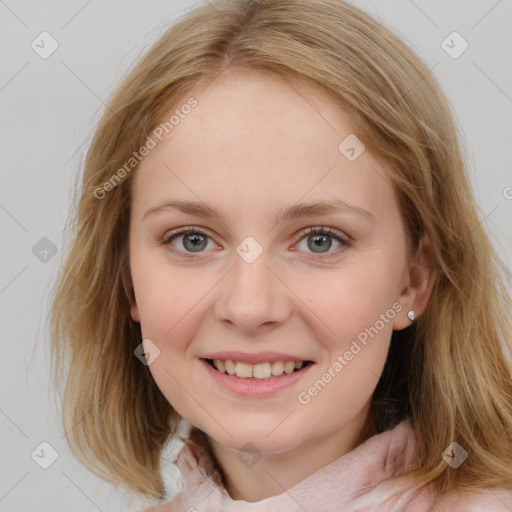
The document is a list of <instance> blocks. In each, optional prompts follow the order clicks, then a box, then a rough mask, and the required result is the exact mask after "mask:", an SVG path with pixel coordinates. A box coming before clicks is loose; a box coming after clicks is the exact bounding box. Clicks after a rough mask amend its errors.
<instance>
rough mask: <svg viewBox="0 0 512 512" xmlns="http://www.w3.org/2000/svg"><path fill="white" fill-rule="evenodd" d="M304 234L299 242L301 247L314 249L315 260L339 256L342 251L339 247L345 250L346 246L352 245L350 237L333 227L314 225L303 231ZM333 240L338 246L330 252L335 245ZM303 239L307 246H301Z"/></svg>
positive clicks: (308, 249) (304, 249) (307, 249)
mask: <svg viewBox="0 0 512 512" xmlns="http://www.w3.org/2000/svg"><path fill="white" fill-rule="evenodd" d="M302 235H303V236H302V238H301V239H300V242H299V244H298V247H299V249H300V250H302V251H306V252H309V251H312V252H313V253H314V256H312V259H315V260H322V259H326V258H330V257H331V256H338V255H339V253H340V250H339V249H341V250H343V248H344V247H348V246H350V245H351V244H350V240H349V239H348V237H346V236H343V235H342V234H341V233H339V232H338V231H336V230H335V229H332V228H327V227H322V226H314V227H310V228H307V229H306V230H305V231H303V233H302ZM333 240H334V241H335V245H336V244H337V247H335V250H334V251H331V252H328V251H329V249H331V248H332V246H333ZM303 241H304V242H305V246H304V245H303V246H302V247H300V245H301V243H302V242H303Z"/></svg>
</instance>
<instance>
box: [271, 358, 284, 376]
mask: <svg viewBox="0 0 512 512" xmlns="http://www.w3.org/2000/svg"><path fill="white" fill-rule="evenodd" d="M283 367H284V363H283V361H274V362H273V363H272V375H283V372H284V368H283Z"/></svg>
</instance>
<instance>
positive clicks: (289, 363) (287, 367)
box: [284, 361, 295, 375]
mask: <svg viewBox="0 0 512 512" xmlns="http://www.w3.org/2000/svg"><path fill="white" fill-rule="evenodd" d="M293 370H295V363H294V362H293V361H286V363H284V371H285V373H287V374H288V375H290V373H292V372H293Z"/></svg>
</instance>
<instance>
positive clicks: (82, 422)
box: [50, 0, 512, 499]
mask: <svg viewBox="0 0 512 512" xmlns="http://www.w3.org/2000/svg"><path fill="white" fill-rule="evenodd" d="M230 70H245V71H246V72H254V73H266V74H268V75H272V76H277V77H281V78H284V79H286V80H287V81H288V82H289V83H296V84H300V83H303V84H308V85H310V86H313V87H316V88H317V89H321V90H322V91H324V92H327V93H328V95H329V96H330V97H331V98H332V102H333V107H334V106H339V107H341V108H342V109H343V110H344V111H345V112H346V113H347V114H348V115H349V117H350V119H351V120H352V122H353V124H354V126H355V127H356V129H357V132H356V133H357V134H358V137H359V138H360V139H361V140H362V141H363V142H364V144H365V145H366V147H367V148H368V149H370V150H371V151H372V152H373V154H375V155H377V156H378V157H380V158H381V159H382V160H383V161H385V162H386V164H387V167H388V169H389V179H390V181H391V183H392V185H393V187H394V188H395V190H396V194H397V197H398V201H399V205H400V209H401V213H402V216H403V221H404V224H405V228H406V236H407V241H408V246H409V248H410V251H411V254H412V253H414V251H415V250H417V249H418V248H419V246H420V244H421V240H422V239H423V237H424V236H426V235H428V237H429V239H430V241H431V244H432V248H433V256H434V269H433V271H434V272H436V274H437V277H436V281H435V285H434V288H433V291H432V295H431V298H430V302H429V304H428V308H427V310H426V311H425V313H424V314H423V315H421V317H420V318H419V319H418V321H417V322H416V323H415V324H413V325H412V326H411V327H409V328H406V329H404V330H402V331H396V332H394V333H393V336H392V340H391V346H390V350H389V356H388V360H387V362H386V365H385V368H384V371H383V374H382V376H381V378H380V381H379V383H378V385H377V388H376V390H375V393H374V397H373V403H372V412H373V417H374V418H375V423H376V425H377V428H378V431H379V432H382V431H385V430H387V429H390V428H392V427H393V426H395V425H396V424H397V423H398V422H400V421H401V420H403V419H405V418H411V420H412V423H413V426H414V431H415V434H416V439H417V443H418V447H419V453H420V463H421V465H420V467H419V468H418V469H416V470H415V472H414V474H415V475H417V476H418V477H419V478H420V479H421V481H422V482H424V484H425V485H427V484H428V485H431V486H434V488H435V490H436V494H438V495H443V494H445V493H447V492H449V491H451V490H455V489H457V490H462V489H471V490H475V489H486V488H487V489H488V488H493V487H494V488H497V487H503V486H505V487H508V486H510V485H511V482H512V464H511V461H512V379H511V370H510V362H509V361H507V359H509V358H510V356H511V326H510V323H509V319H510V318H511V317H512V315H511V301H510V296H509V294H508V293H509V292H508V289H509V287H508V285H509V284H510V273H509V272H508V270H507V269H506V267H505V266H504V265H503V263H502V262H501V260H500V259H499V258H498V256H497V254H496V252H495V250H494V249H493V247H492V245H491V243H490V241H489V238H488V235H487V234H486V232H485V229H484V224H483V223H482V222H481V217H480V212H479V210H478V207H477V205H476V202H475V199H474V194H473V191H472V190H471V186H470V183H469V179H468V176H467V172H466V169H465V164H464V156H463V153H462V151H461V144H460V142H459V140H458V134H457V129H456V126H455V123H454V121H453V114H452V113H451V111H450V107H449V104H448V102H447V100H446V98H445V97H444V95H443V93H442V92H441V90H440V87H439V85H438V84H437V82H436V80H435V78H434V77H433V76H432V73H430V72H429V69H428V68H427V67H426V66H425V64H424V63H423V62H422V61H421V59H420V58H419V57H418V56H417V55H416V54H415V53H414V52H413V51H412V50H411V49H410V48H409V47H408V46H407V45H406V44H404V43H403V42H402V41H400V39H399V38H398V37H397V36H395V35H394V34H393V33H392V32H391V31H390V30H389V29H388V28H386V27H385V26H384V25H383V24H381V23H380V22H377V21H376V20H374V19H373V18H372V17H371V16H369V15H368V14H366V13H364V12H362V11H361V10H359V9H358V8H356V7H354V6H351V5H350V4H348V3H345V2H343V1H338V0H261V1H246V0H216V1H215V0H214V1H211V2H209V5H207V6H204V7H200V8H196V9H195V10H194V11H192V12H190V13H189V14H188V15H186V16H185V17H183V18H182V19H180V20H178V22H176V23H175V24H174V25H173V26H172V27H171V28H170V29H169V30H167V31H166V33H165V34H164V35H163V36H162V37H161V38H160V39H159V40H158V41H157V42H156V44H154V45H153V47H152V48H151V49H150V50H149V51H148V52H147V53H146V54H145V55H144V56H143V57H142V58H141V59H140V60H139V61H138V62H137V63H136V65H135V66H134V67H133V69H132V70H131V71H130V72H129V73H128V74H127V76H126V77H125V78H124V79H123V80H122V83H121V84H120V86H119V87H118V88H117V90H116V91H115V93H114V94H113V95H112V97H111V98H110V100H109V101H108V108H107V109H106V110H105V112H104V114H103V116H102V118H101V120H100V122H99V125H98V127H97V129H96V131H95V134H94V136H93V139H92V142H91V144H90V147H89V150H88V153H87V157H86V159H85V165H84V169H83V179H82V182H81V187H80V190H79V192H78V196H77V204H76V205H75V206H76V209H74V210H73V217H72V222H71V235H70V241H69V247H67V248H66V260H65V261H64V263H63V264H62V268H61V271H60V274H59V276H58V282H57V284H56V287H55V290H54V295H53V296H52V301H53V304H52V310H51V315H50V328H51V337H50V339H51V348H52V355H53V357H52V363H53V367H54V379H55V380H58V381H59V382H60V383H64V382H65V389H64V391H63V403H62V407H63V420H64V425H65V430H66V431H67V438H68V442H69V444H70V446H71V448H72V450H73V452H74V453H75V454H76V456H77V457H78V458H79V459H80V460H81V461H82V462H83V463H84V464H85V465H86V466H87V467H88V468H90V469H91V470H92V471H93V472H95V473H96V474H97V475H99V476H100V477H102V478H104V479H105V480H107V481H109V482H112V483H114V484H116V485H121V486H123V487H125V488H126V489H129V490H131V491H133V492H135V493H136V494H139V495H143V496H145V497H149V498H151V499H154V498H163V497H164V496H165V494H166V490H165V488H164V485H163V479H162V475H161V453H162V450H163V449H164V447H165V445H166V442H167V441H168V440H169V439H170V436H173V435H174V434H175V431H176V426H177V423H178V421H179V419H180V418H179V415H178V414H177V413H176V412H175V411H174V410H173V408H172V406H171V405H170V404H169V403H168V402H167V400H166V399H165V397H164V396H163V394H162V393H161V392H160V390H159V389H158V387H157V385H156V384H155V382H154V380H153V378H152V377H151V374H150V372H149V369H148V367H147V366H145V365H143V364H141V363H140V361H139V360H138V359H137V358H136V357H135V356H134V349H135V348H136V347H137V346H138V345H139V344H140V343H141V341H142V338H141V330H140V326H139V324H138V323H136V322H134V321H133V320H132V319H131V316H130V297H132V294H133V288H132V284H131V277H130V269H129V255H128V226H129V220H130V219H129V210H130V197H131V181H132V177H133V174H134V173H135V172H137V171H136V165H135V164H134V163H133V162H132V165H133V168H132V169H129V170H127V168H126V167H125V170H126V172H125V173H119V171H118V170H119V169H120V168H122V167H123V165H125V164H126V162H127V161H129V160H130V158H131V157H132V156H133V152H134V151H135V152H136V151H138V150H139V148H141V147H142V146H144V145H145V144H147V141H148V136H149V135H150V134H151V133H152V131H153V130H154V129H155V128H156V127H157V126H158V125H159V123H160V122H161V121H162V119H163V118H164V117H165V116H166V115H167V116H168V113H169V112H170V110H171V108H173V106H177V105H179V104H180V101H183V98H187V97H190V96H191V94H192V93H193V90H194V88H195V87H196V86H198V85H199V84H206V83H209V82H211V81H213V80H215V78H216V77H218V76H219V75H220V74H221V73H225V72H229V71H230ZM220 122H222V121H221V120H220ZM116 173H117V176H118V178H119V176H121V175H122V176H121V177H122V179H119V180H118V181H117V182H116V183H115V184H112V177H113V176H114V175H116ZM106 183H110V184H111V186H105V184H106ZM100 189H101V190H100ZM98 190H100V192H101V191H103V192H101V194H99V193H98ZM453 441H456V442H458V443H459V444H460V445H461V446H463V447H464V449H465V450H466V451H467V452H468V458H467V460H466V461H465V462H464V464H462V465H461V466H460V467H459V468H458V469H457V470H453V469H452V468H451V467H449V466H448V465H447V464H446V462H445V461H444V460H443V459H442V457H441V454H442V452H443V451H444V450H445V449H446V447H447V446H448V445H450V444H451V443H452V442H453Z"/></svg>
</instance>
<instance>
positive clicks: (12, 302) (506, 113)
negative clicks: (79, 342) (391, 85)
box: [0, 0, 512, 512]
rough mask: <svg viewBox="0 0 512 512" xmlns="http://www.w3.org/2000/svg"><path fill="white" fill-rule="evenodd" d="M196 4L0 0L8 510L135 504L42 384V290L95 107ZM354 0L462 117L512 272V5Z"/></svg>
mask: <svg viewBox="0 0 512 512" xmlns="http://www.w3.org/2000/svg"><path fill="white" fill-rule="evenodd" d="M201 3H202V0H199V1H195V2H191V1H187V0H181V1H176V0H172V1H170V0H167V1H164V0H150V1H147V2H136V1H135V0H129V1H123V2H121V1H114V0H108V1H105V0H104V1H99V0H89V1H86V0H72V1H69V0H68V1H66V2H64V1H61V2H59V1H56V0H55V1H48V0H46V1H40V2H36V1H32V2H30V1H27V0H25V1H24V0H20V1H14V0H0V23H1V25H0V51H1V61H0V62H1V67H0V105H1V121H2V124H1V127H2V128H1V130H2V131H1V137H0V144H1V152H0V156H1V163H2V165H1V170H2V187H1V192H0V224H1V229H2V231H1V232H2V244H1V246H2V252H1V258H2V260H1V263H2V267H1V268H2V273H1V276H0V301H1V302H0V311H1V312H2V322H1V329H2V347H3V350H2V357H1V358H0V365H1V368H0V371H1V373H0V375H1V379H2V380H1V387H0V393H1V394H0V429H1V430H0V431H1V434H2V435H1V438H0V449H1V452H0V456H1V459H0V511H2V512H7V511H10V512H14V511H20V512H21V511H23V512H30V511H36V510H37V511H50V510H51V511H54V512H58V511H68V510H71V509H72V510H74V511H76V512H81V511H97V510H100V511H117V510H124V511H126V510H138V506H135V505H134V504H133V503H132V504H128V503H127V501H126V497H125V496H123V495H121V494H120V493H116V492H115V491H114V490H113V489H112V488H111V487H110V486H109V485H108V484H106V483H104V482H103V481H102V480H100V479H99V478H97V477H96V476H95V475H93V474H91V473H90V472H89V471H88V470H86V469H85V468H83V467H82V466H81V465H80V464H79V463H78V461H77V460H76V459H75V458H74V456H73V455H72V454H71V452H70V450H69V448H68V446H67V443H66V437H65V432H64V430H63V427H62V425H61V420H60V401H59V399H58V397H57V395H56V393H55V389H54V388H53V386H52V385H51V383H50V373H49V358H48V335H47V332H46V328H45V321H46V315H47V311H48V294H49V291H50V288H51V286H52V284H53V283H54V280H55V276H56V273H57V270H58V268H59V264H60V262H61V258H62V257H63V253H62V251H61V249H62V248H63V242H64V240H63V233H62V230H63V229H64V226H65V224H66V221H67V219H68V209H69V207H70V205H71V204H72V198H73V195H74V192H73V187H74V183H75V181H76V178H77V176H78V173H79V170H80V169H81V163H82V162H83V158H84V155H85V152H86V149H87V143H88V141H89V140H90V137H91V135H92V133H93V130H94V128H95V125H96V123H97V121H98V119H99V116H100V114H101V112H102V110H103V108H104V105H103V102H104V101H105V100H106V98H107V97H108V96H109V95H110V93H111V92H112V91H113V89H114V88H115V86H116V84H117V83H118V81H119V79H120V77H121V76H122V75H123V74H125V73H126V71H127V70H128V68H129V67H130V66H131V64H132V63H133V62H134V60H135V59H136V58H137V57H138V56H139V55H140V54H141V53H143V52H144V51H145V50H146V49H147V48H148V47H149V46H150V45H151V44H152V43H153V42H154V41H155V40H156V39H157V38H158V37H159V36H160V35H161V34H162V33H163V31H164V30H165V29H166V27H168V26H169V24H171V23H172V22H173V21H174V20H176V19H177V18H178V17H180V16H182V15H183V14H184V13H186V12H187V11H188V10H189V9H190V8H191V7H193V6H195V5H200V4H201ZM354 3H355V4H356V5H359V6H361V7H363V8H365V9H366V10H368V11H369V12H371V13H374V14H376V15H377V16H378V17H379V18H381V20H383V21H384V22H386V23H387V24H388V25H389V26H391V27H393V28H394V29H395V31H397V32H398V33H399V34H400V35H401V36H402V38H404V39H405V40H406V41H407V42H409V44H410V45H411V46H412V47H413V48H414V49H415V50H416V51H417V52H418V53H419V54H420V55H421V56H422V57H423V58H424V60H425V61H426V63H427V64H428V66H429V68H432V73H434V75H435V76H436V77H437V78H438V79H439V80H440V82H441V85H442V86H443V87H444V90H445V92H446V94H447V95H448V97H449V99H450V102H451V103H452V105H453V107H454V110H455V112H456V115H457V119H458V123H459V125H460V126H461V133H462V136H463V138H464V141H465V146H466V148H467V155H468V156H467V160H468V165H469V170H470V174H471V179H472V181H473V184H474V187H475V189H476V192H477V199H478V201H479V204H480V207H481V219H482V222H485V225H486V227H487V228H488V229H489V231H490V232H491V236H492V239H493V241H494V243H495V245H496V247H497V250H498V252H499V254H500V255H501V256H502V258H503V259H504V260H505V262H506V263H507V265H508V267H509V268H510V267H511V261H512V245H511V243H512V223H511V222H510V219H512V200H511V198H512V188H507V187H512V173H511V171H510V161H511V160H512V158H511V157H512V144H511V142H512V139H511V134H512V123H511V113H512V73H511V66H510V60H509V58H510V54H511V53H512V52H511V50H512V32H511V31H510V20H511V19H512V1H511V0H499V1H497V0H472V1H467V0H465V1H464V0H452V1H450V2H447V1H446V0H430V1H427V0H414V1H412V0H391V1H383V0H380V1H379V0H357V1H356V0H354ZM43 31H47V32H49V33H50V34H51V36H52V37H53V38H54V39H55V40H57V42H58V44H59V47H58V49H57V50H56V51H55V52H54V53H53V54H52V55H51V56H50V57H49V58H47V59H42V58H41V57H40V56H39V55H38V54H37V53H36V52H35V51H34V50H33V49H32V48H31V43H32V41H33V40H34V39H36V37H37V36H38V35H39V34H40V33H41V32H43ZM453 31H457V32H459V33H460V34H461V35H462V37H463V38H464V39H465V40H467V42H468V43H469V48H468V50H467V51H466V52H464V53H463V54H462V55H461V56H460V57H459V58H457V59H453V58H451V57H450V56H449V55H448V54H447V53H446V52H445V51H444V50H443V48H442V47H441V43H442V41H443V40H445V38H446V37H447V36H448V35H449V34H450V33H452V32H453ZM457 44H458V43H457ZM507 197H508V199H507ZM43 237H47V238H48V239H50V240H51V241H52V242H53V243H54V244H55V245H56V247H57V249H58V253H57V255H56V256H54V257H51V258H50V257H49V256H48V258H49V259H48V261H46V262H43V261H41V260H40V259H39V258H38V257H36V255H35V254H34V253H33V252H32V248H33V247H34V245H35V244H36V243H37V242H38V241H39V240H40V239H41V238H43ZM43 441H47V442H49V443H50V444H51V445H52V446H53V447H54V448H55V449H56V450H57V452H58V455H59V456H58V458H57V460H56V461H55V462H54V463H53V464H52V465H51V466H50V467H49V468H48V469H46V470H45V469H41V468H40V467H39V466H38V465H37V464H36V463H35V462H34V460H33V459H32V458H31V453H32V452H33V450H34V449H35V448H36V447H38V446H39V444H40V443H41V442H43ZM169 471H170V470H169ZM169 475H171V471H170V472H169ZM169 478H170V476H169Z"/></svg>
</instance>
